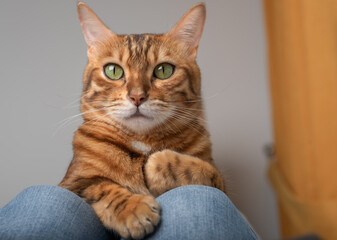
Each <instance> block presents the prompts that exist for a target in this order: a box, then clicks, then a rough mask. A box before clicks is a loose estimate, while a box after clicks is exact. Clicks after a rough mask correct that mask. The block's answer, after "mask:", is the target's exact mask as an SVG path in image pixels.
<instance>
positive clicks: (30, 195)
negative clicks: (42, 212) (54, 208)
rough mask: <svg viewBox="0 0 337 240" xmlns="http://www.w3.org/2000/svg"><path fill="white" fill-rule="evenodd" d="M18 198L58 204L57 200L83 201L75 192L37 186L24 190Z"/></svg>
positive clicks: (48, 186)
mask: <svg viewBox="0 0 337 240" xmlns="http://www.w3.org/2000/svg"><path fill="white" fill-rule="evenodd" d="M16 198H17V199H18V200H21V199H25V200H29V199H34V202H39V201H43V202H44V203H46V202H48V201H53V202H57V200H62V199H65V198H66V199H67V200H70V201H81V198H80V197H78V196H77V195H76V194H74V193H73V192H71V191H69V190H67V189H65V188H61V187H58V186H52V185H37V186H31V187H28V188H26V189H24V190H23V191H22V192H21V193H20V194H19V195H18V196H17V197H16Z"/></svg>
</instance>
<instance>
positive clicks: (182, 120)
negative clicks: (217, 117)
mask: <svg viewBox="0 0 337 240" xmlns="http://www.w3.org/2000/svg"><path fill="white" fill-rule="evenodd" d="M171 117H172V118H174V119H176V120H177V121H180V122H181V123H183V124H185V125H188V126H189V127H191V128H192V129H193V130H195V131H196V132H198V133H199V134H200V135H202V136H204V137H207V136H205V135H204V134H203V133H201V132H200V131H199V130H198V129H197V128H196V127H200V125H197V124H196V123H194V122H193V121H187V119H186V118H182V117H181V116H179V115H174V116H171Z"/></svg>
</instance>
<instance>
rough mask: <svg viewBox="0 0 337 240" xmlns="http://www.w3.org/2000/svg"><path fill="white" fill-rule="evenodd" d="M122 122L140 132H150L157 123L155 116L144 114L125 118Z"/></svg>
mask: <svg viewBox="0 0 337 240" xmlns="http://www.w3.org/2000/svg"><path fill="white" fill-rule="evenodd" d="M121 124H122V125H124V126H125V127H126V128H128V129H130V130H132V131H133V132H135V133H138V134H144V133H146V132H149V131H150V130H151V129H153V128H154V127H155V126H156V125H157V124H156V121H154V119H153V118H150V117H146V116H144V115H135V116H132V117H128V118H124V119H123V121H121Z"/></svg>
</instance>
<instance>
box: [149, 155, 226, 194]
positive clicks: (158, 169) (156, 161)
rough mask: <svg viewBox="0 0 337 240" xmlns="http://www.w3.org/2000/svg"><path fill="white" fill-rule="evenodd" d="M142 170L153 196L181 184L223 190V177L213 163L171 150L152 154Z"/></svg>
mask: <svg viewBox="0 0 337 240" xmlns="http://www.w3.org/2000/svg"><path fill="white" fill-rule="evenodd" d="M144 170H145V171H144V174H145V179H146V183H147V186H148V188H149V190H150V192H151V193H152V194H153V195H154V196H159V195H161V194H163V193H164V192H166V191H168V190H171V189H173V188H175V187H179V186H183V185H206V186H211V187H215V188H218V189H220V190H221V191H225V186H224V182H223V178H222V176H221V174H220V173H219V171H218V170H217V169H216V168H215V167H214V166H213V165H211V164H210V163H208V162H206V161H203V160H201V159H199V158H196V157H193V156H190V155H186V154H181V153H177V152H174V151H171V150H164V151H160V152H156V153H154V154H152V155H151V156H150V157H149V159H148V161H147V162H146V164H145V166H144Z"/></svg>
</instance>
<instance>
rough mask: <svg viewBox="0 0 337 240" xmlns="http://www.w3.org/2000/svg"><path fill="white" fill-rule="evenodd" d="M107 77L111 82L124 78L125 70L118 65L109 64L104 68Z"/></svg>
mask: <svg viewBox="0 0 337 240" xmlns="http://www.w3.org/2000/svg"><path fill="white" fill-rule="evenodd" d="M104 73H105V75H106V76H107V77H108V78H110V79H111V80H118V79H120V78H121V77H123V74H124V71H123V68H121V67H120V66H118V65H117V64H113V63H109V64H107V65H105V67H104Z"/></svg>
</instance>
